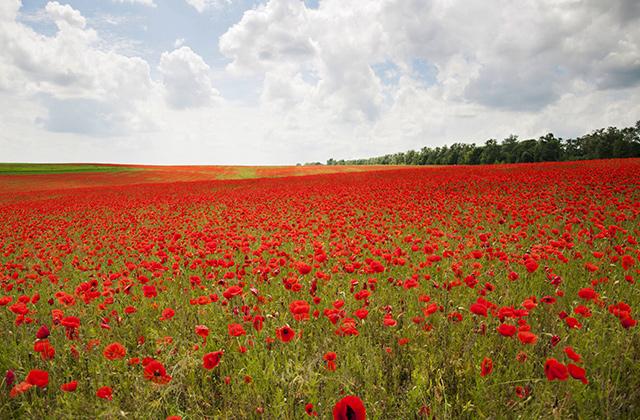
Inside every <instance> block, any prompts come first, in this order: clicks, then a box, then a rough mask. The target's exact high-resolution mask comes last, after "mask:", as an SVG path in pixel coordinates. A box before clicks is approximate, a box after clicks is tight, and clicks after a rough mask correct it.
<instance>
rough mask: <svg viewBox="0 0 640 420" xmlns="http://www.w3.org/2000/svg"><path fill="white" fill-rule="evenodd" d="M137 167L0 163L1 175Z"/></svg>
mask: <svg viewBox="0 0 640 420" xmlns="http://www.w3.org/2000/svg"><path fill="white" fill-rule="evenodd" d="M136 170H139V168H135V167H131V166H125V165H96V164H84V163H78V164H76V163H0V174H2V175H21V174H24V175H34V174H62V173H69V172H122V171H136Z"/></svg>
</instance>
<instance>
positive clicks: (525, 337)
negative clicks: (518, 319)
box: [518, 331, 538, 344]
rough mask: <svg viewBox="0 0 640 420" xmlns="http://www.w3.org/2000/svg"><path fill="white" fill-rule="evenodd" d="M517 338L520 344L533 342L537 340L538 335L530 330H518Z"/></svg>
mask: <svg viewBox="0 0 640 420" xmlns="http://www.w3.org/2000/svg"><path fill="white" fill-rule="evenodd" d="M518 340H520V342H521V343H522V344H535V342H536V341H538V336H537V335H535V334H534V333H532V332H531V331H520V332H518Z"/></svg>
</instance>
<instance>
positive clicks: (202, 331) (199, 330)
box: [196, 325, 209, 343]
mask: <svg viewBox="0 0 640 420" xmlns="http://www.w3.org/2000/svg"><path fill="white" fill-rule="evenodd" d="M196 334H197V335H199V336H200V337H202V340H203V341H204V342H205V343H206V342H207V337H208V336H209V328H207V326H206V325H196Z"/></svg>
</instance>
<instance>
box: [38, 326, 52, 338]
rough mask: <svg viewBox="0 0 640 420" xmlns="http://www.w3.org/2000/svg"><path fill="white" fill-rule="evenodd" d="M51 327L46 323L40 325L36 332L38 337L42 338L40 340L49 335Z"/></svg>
mask: <svg viewBox="0 0 640 420" xmlns="http://www.w3.org/2000/svg"><path fill="white" fill-rule="evenodd" d="M49 334H50V332H49V328H47V326H46V325H42V326H41V327H40V329H38V332H37V333H36V338H38V339H40V340H44V339H45V338H47V337H49Z"/></svg>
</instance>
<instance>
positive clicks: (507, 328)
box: [497, 324, 517, 337]
mask: <svg viewBox="0 0 640 420" xmlns="http://www.w3.org/2000/svg"><path fill="white" fill-rule="evenodd" d="M497 329H498V332H499V333H500V335H503V336H505V337H512V336H513V335H514V334H515V333H516V331H517V328H516V327H515V326H514V325H510V324H500V326H499V327H498V328H497Z"/></svg>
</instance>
